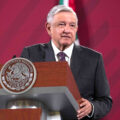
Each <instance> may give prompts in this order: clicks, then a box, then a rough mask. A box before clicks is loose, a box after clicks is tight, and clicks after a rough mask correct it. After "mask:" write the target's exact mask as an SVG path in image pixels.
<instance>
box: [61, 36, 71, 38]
mask: <svg viewBox="0 0 120 120" xmlns="http://www.w3.org/2000/svg"><path fill="white" fill-rule="evenodd" d="M61 37H63V38H71V37H70V36H67V35H62V36H61Z"/></svg>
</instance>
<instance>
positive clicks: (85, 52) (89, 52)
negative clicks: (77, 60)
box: [76, 45, 102, 57]
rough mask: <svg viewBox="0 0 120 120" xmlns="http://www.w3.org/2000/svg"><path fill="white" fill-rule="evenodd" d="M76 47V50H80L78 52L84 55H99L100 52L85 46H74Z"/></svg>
mask: <svg viewBox="0 0 120 120" xmlns="http://www.w3.org/2000/svg"><path fill="white" fill-rule="evenodd" d="M76 49H77V50H78V51H80V54H83V55H85V56H90V57H99V56H101V55H102V54H101V53H100V52H98V51H96V50H94V49H92V48H88V47H85V46H82V45H80V46H76Z"/></svg>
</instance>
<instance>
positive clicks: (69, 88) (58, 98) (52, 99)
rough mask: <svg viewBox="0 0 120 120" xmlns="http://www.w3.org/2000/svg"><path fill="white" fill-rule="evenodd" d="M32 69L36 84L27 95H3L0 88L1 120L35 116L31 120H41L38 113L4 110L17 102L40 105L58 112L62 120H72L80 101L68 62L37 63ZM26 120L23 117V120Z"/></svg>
mask: <svg viewBox="0 0 120 120" xmlns="http://www.w3.org/2000/svg"><path fill="white" fill-rule="evenodd" d="M34 65H35V67H36V70H37V80H36V82H35V84H34V85H33V87H32V88H31V89H30V90H29V91H27V92H26V93H23V94H20V95H15V94H14V95H13V94H10V93H8V92H6V91H5V90H4V89H3V88H2V86H1V85H0V120H3V119H2V118H3V117H4V116H6V117H4V120H8V119H10V118H9V117H10V115H12V114H14V115H15V116H16V117H17V120H23V119H22V118H21V117H18V116H19V115H20V116H25V115H26V116H29V115H34V116H36V118H34V120H38V119H39V120H40V118H39V117H38V116H40V115H41V111H42V110H41V109H17V110H16V109H15V110H11V109H7V104H8V102H9V101H14V100H18V99H25V100H26V99H30V100H37V101H40V102H41V103H43V104H44V106H45V107H46V109H47V110H48V111H53V112H54V111H58V112H60V113H61V116H62V118H63V120H73V119H75V118H76V111H77V110H78V109H79V105H78V102H77V101H78V100H80V93H79V90H78V88H77V85H76V82H75V80H74V77H73V75H72V72H71V70H70V67H69V66H68V64H67V62H39V63H34ZM1 67H2V65H0V68H1ZM5 111H6V112H5ZM25 112H26V114H25ZM27 113H28V114H27ZM7 116H8V117H7ZM28 118H29V117H24V120H28ZM11 120H14V119H11ZM29 120H33V119H32V118H31V119H29Z"/></svg>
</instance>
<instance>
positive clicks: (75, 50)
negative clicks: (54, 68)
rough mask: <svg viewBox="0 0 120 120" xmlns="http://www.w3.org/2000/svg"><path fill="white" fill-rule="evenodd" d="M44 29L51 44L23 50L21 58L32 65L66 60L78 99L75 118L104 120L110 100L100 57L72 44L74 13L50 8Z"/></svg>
mask: <svg viewBox="0 0 120 120" xmlns="http://www.w3.org/2000/svg"><path fill="white" fill-rule="evenodd" d="M46 30H47V32H48V34H49V35H50V37H51V41H50V42H49V43H46V44H37V45H33V46H30V47H25V48H24V49H23V52H22V54H21V56H22V57H24V58H27V59H29V60H31V61H32V62H40V61H64V60H66V61H67V62H68V64H69V65H70V68H71V70H72V73H73V76H74V78H75V81H76V83H77V85H78V88H79V91H80V93H81V96H82V102H81V104H80V109H79V110H78V111H77V118H78V119H83V120H91V119H92V120H95V119H100V118H102V117H104V116H105V115H106V114H107V113H108V112H109V111H110V109H111V107H112V99H111V97H110V92H109V85H108V81H107V79H106V75H105V70H104V65H103V60H102V56H101V54H100V53H98V52H96V51H94V50H91V49H89V48H86V47H83V46H76V45H75V44H74V42H75V38H76V32H77V30H78V18H77V15H76V13H75V12H74V11H73V10H72V9H71V8H69V7H66V6H64V5H58V6H55V7H53V8H52V9H51V10H50V12H49V13H48V16H47V23H46Z"/></svg>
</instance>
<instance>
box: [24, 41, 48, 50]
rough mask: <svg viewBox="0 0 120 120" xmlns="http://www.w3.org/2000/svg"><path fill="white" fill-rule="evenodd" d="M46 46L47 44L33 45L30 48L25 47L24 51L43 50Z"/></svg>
mask: <svg viewBox="0 0 120 120" xmlns="http://www.w3.org/2000/svg"><path fill="white" fill-rule="evenodd" d="M47 46H48V43H41V44H34V45H30V46H26V47H25V49H29V50H33V49H44V48H45V47H47Z"/></svg>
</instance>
